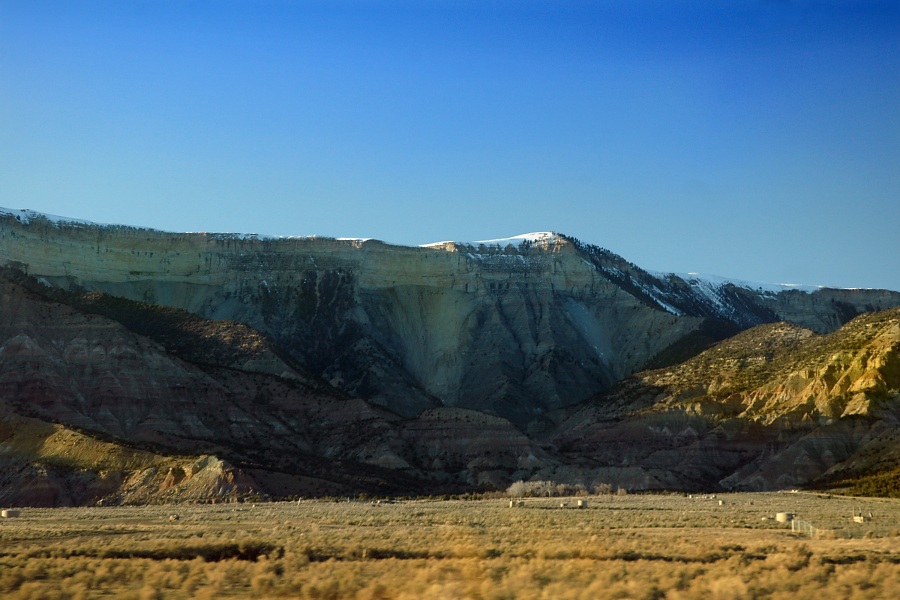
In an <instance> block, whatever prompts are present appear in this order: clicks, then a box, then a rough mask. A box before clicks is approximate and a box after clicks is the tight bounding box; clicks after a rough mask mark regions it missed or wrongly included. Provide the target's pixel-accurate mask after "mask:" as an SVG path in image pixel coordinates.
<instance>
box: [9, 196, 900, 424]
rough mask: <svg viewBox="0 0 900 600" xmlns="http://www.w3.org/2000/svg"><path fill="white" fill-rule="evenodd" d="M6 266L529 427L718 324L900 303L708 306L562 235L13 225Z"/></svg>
mask: <svg viewBox="0 0 900 600" xmlns="http://www.w3.org/2000/svg"><path fill="white" fill-rule="evenodd" d="M0 256H2V257H3V259H4V262H5V264H6V265H8V266H13V267H16V268H19V269H21V270H23V271H24V272H26V273H28V274H30V275H32V276H35V277H38V278H40V279H41V280H43V281H45V282H47V283H48V284H51V285H54V286H59V287H62V288H74V287H80V288H84V289H86V290H99V291H102V292H106V293H108V294H111V295H113V296H120V297H123V298H128V299H133V300H141V301H145V302H148V303H154V304H162V305H167V306H172V307H178V308H182V309H185V310H188V311H190V312H193V313H196V314H197V315H201V316H203V317H206V318H210V319H230V320H235V321H240V322H242V323H245V324H247V325H249V326H250V327H252V328H254V329H256V330H258V331H260V332H262V333H264V334H266V335H268V336H270V337H271V338H272V339H273V340H274V341H275V343H276V344H277V345H278V346H279V347H280V348H282V349H283V350H285V351H286V352H287V353H289V355H290V356H291V357H292V359H294V360H296V361H297V362H298V363H299V364H300V365H301V366H302V367H304V368H306V369H308V370H309V371H311V372H313V373H315V374H317V375H319V376H321V377H322V378H324V379H325V380H327V381H328V382H330V383H332V384H333V385H335V386H336V387H338V388H340V389H342V390H344V391H345V392H347V393H349V394H351V395H353V396H356V397H359V398H364V399H367V400H369V401H371V402H373V403H375V404H378V405H382V406H385V407H387V408H390V409H391V410H393V411H396V412H398V413H399V414H402V415H407V416H411V415H415V414H419V413H420V412H421V411H423V410H426V409H429V408H433V407H436V406H456V407H462V408H470V409H475V410H479V411H482V412H487V413H491V414H496V415H500V416H504V417H507V418H510V419H512V420H513V421H515V422H517V423H519V424H522V425H524V424H526V423H529V422H532V421H534V422H536V423H539V422H541V421H542V420H543V415H545V414H546V413H547V412H548V411H552V410H554V409H557V408H560V407H562V406H567V405H571V404H574V403H576V402H578V401H580V400H582V399H584V398H587V397H590V396H591V395H593V394H595V393H597V392H599V391H602V390H604V389H607V388H609V387H610V386H611V385H612V384H613V383H615V382H616V381H618V380H620V379H622V378H623V377H625V376H627V375H629V374H631V373H633V372H635V371H637V370H639V369H640V368H642V367H643V366H644V365H645V364H647V362H648V361H649V360H650V359H651V358H653V357H654V356H657V355H658V354H659V353H661V352H663V351H664V350H666V349H668V348H671V347H672V346H674V345H677V344H678V343H679V342H681V341H683V340H685V338H686V337H688V336H690V335H691V334H692V333H693V334H696V333H697V332H698V331H699V330H700V329H702V327H703V326H704V324H706V323H708V322H709V321H710V320H714V321H717V322H727V323H730V324H731V325H732V326H733V327H735V328H745V327H749V326H752V325H755V324H758V323H762V322H770V321H776V320H780V319H786V320H795V321H796V322H798V323H800V324H803V325H805V326H812V327H813V328H814V329H816V330H831V329H833V328H834V327H836V326H838V325H840V324H841V323H843V322H846V321H847V320H848V319H849V318H851V317H852V316H854V315H855V314H858V313H859V312H862V311H863V310H875V309H882V308H887V307H888V306H893V305H897V304H900V294H898V293H895V292H882V291H875V292H872V291H856V292H850V291H832V290H822V291H819V292H816V293H812V294H809V293H804V292H784V293H771V292H766V293H763V292H755V291H752V290H748V289H744V288H739V287H735V286H727V285H726V286H722V287H720V288H719V289H716V290H713V291H712V293H710V292H709V290H706V292H705V293H700V292H698V290H697V289H695V288H694V287H692V286H691V284H689V283H687V282H685V281H684V280H682V279H680V278H677V277H669V278H667V279H660V278H659V277H657V276H652V275H650V274H648V273H646V272H644V271H642V270H640V269H639V268H637V267H634V266H633V265H630V264H628V263H627V262H625V261H624V260H623V259H621V257H618V256H616V255H614V254H612V253H609V252H607V251H604V250H602V249H599V248H596V247H593V246H586V245H584V244H581V243H580V242H578V241H577V240H573V239H570V238H566V237H564V236H558V235H547V236H544V237H543V238H541V239H538V240H537V241H535V242H533V243H526V244H523V245H517V246H512V245H507V246H504V247H501V246H500V245H488V246H484V245H482V246H481V247H475V246H466V245H460V244H453V243H447V244H443V245H436V246H434V247H427V248H411V247H400V246H390V245H386V244H383V243H381V242H377V241H352V240H351V241H342V240H333V239H316V238H297V239H293V238H288V239H257V238H256V237H255V236H241V235H230V234H205V233H194V234H173V233H165V232H159V231H153V230H147V229H138V228H131V227H121V226H97V225H92V224H85V223H79V222H68V221H58V220H50V219H47V218H45V217H42V216H40V215H35V214H32V213H21V212H16V211H7V213H6V214H3V213H2V211H0ZM735 330H736V329H735Z"/></svg>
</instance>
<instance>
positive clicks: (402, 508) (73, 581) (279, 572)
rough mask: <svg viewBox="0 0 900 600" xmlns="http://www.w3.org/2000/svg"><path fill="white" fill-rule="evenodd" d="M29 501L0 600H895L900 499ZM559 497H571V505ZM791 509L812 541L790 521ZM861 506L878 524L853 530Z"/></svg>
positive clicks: (10, 529)
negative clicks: (33, 504)
mask: <svg viewBox="0 0 900 600" xmlns="http://www.w3.org/2000/svg"><path fill="white" fill-rule="evenodd" d="M584 500H586V501H587V502H588V506H587V508H583V509H578V508H575V503H576V499H575V498H569V499H560V498H553V499H551V498H542V499H527V500H525V501H524V506H523V507H521V508H509V501H508V500H504V499H492V500H468V501H464V500H448V501H438V500H418V501H402V502H393V503H387V502H382V503H380V504H376V503H373V502H370V501H365V502H364V501H352V502H348V501H346V500H345V501H343V502H331V501H323V500H317V501H316V500H310V501H300V502H280V503H261V504H256V505H249V504H217V505H180V506H144V507H96V508H70V509H28V508H26V509H22V512H21V517H19V518H12V519H3V520H0V595H2V597H3V598H136V599H144V598H147V599H149V598H213V597H215V598H238V597H241V598H244V597H275V598H278V597H284V598H315V599H328V598H365V599H374V598H454V599H455V598H484V599H508V598H553V599H557V598H648V599H659V598H672V599H675V598H704V599H709V598H713V599H715V598H723V599H724V598H792V599H798V598H813V597H815V598H892V597H896V596H894V594H896V593H897V590H900V501H898V500H896V499H894V500H891V499H859V498H844V497H838V496H834V497H830V496H825V495H819V494H807V493H768V494H721V495H718V496H716V497H710V496H702V497H697V496H695V497H687V496H682V495H628V496H591V497H587V498H584ZM561 502H568V506H566V507H560V503H561ZM778 512H791V513H795V514H796V515H797V516H798V517H799V518H800V519H803V520H804V521H807V522H809V523H812V524H813V525H814V526H815V527H816V528H817V533H816V535H814V536H813V537H810V536H809V535H808V534H805V533H804V534H800V533H795V532H792V531H791V526H790V524H787V525H785V524H782V523H778V522H776V520H775V515H776V513H778ZM856 512H862V513H863V514H864V515H866V516H868V515H869V513H871V514H872V518H871V519H869V520H867V521H866V522H864V523H854V522H852V519H851V517H852V515H853V514H854V513H856Z"/></svg>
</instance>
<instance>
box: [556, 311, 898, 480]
mask: <svg viewBox="0 0 900 600" xmlns="http://www.w3.org/2000/svg"><path fill="white" fill-rule="evenodd" d="M898 424H900V309H896V308H895V309H891V310H888V311H884V312H879V313H870V314H866V315H862V316H860V317H857V318H856V319H854V320H853V321H851V322H850V323H848V324H847V325H845V326H844V327H842V328H841V329H839V330H838V331H836V332H834V333H831V334H827V335H817V334H815V333H814V332H812V331H810V330H807V329H803V328H800V327H797V326H794V325H790V324H787V323H778V324H773V325H763V326H759V327H756V328H754V329H751V330H749V331H746V332H743V333H741V334H739V335H737V336H734V337H733V338H731V339H729V340H727V341H725V342H722V343H721V344H719V345H717V346H716V347H714V348H712V349H710V350H707V351H706V352H704V353H702V354H700V355H698V356H697V357H695V358H693V359H691V360H689V361H687V362H685V363H683V364H681V365H677V366H672V367H669V368H666V369H659V370H655V371H648V372H643V373H639V374H636V375H634V376H632V377H630V378H628V379H626V380H624V381H623V382H621V383H620V384H618V385H617V386H616V388H615V389H613V390H611V391H610V392H608V393H606V394H603V395H600V396H598V397H596V398H595V399H593V400H592V401H590V402H588V403H586V404H584V405H582V406H581V407H579V408H578V410H576V411H575V412H574V413H571V414H570V415H568V416H567V417H565V418H563V419H561V420H560V423H559V426H558V428H557V430H556V434H555V437H554V442H555V443H556V444H557V446H558V447H559V448H560V449H561V450H562V451H565V452H570V453H577V455H578V458H579V463H580V464H582V465H583V466H587V465H590V466H591V468H593V469H595V470H597V471H599V472H603V473H604V474H605V475H606V476H607V477H610V478H611V479H615V478H617V477H619V478H625V479H626V480H628V481H633V480H634V478H635V472H637V474H638V476H639V477H640V478H641V483H642V485H644V486H646V487H679V488H692V487H702V485H703V484H702V482H704V481H705V482H707V485H708V484H709V482H710V481H711V480H715V481H716V482H717V484H718V485H719V486H720V487H722V488H725V489H733V488H738V489H757V490H765V489H780V488H793V487H801V486H803V485H808V484H810V483H811V482H816V481H818V482H827V481H830V480H847V479H852V478H853V477H856V476H861V475H864V474H872V473H890V472H892V471H894V470H896V468H897V466H898V465H900V452H898V447H897V445H896V440H897V437H898V431H900V430H898ZM623 468H624V472H620V471H622V470H623ZM895 491H896V490H895Z"/></svg>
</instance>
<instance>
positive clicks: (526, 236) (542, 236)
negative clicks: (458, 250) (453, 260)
mask: <svg viewBox="0 0 900 600" xmlns="http://www.w3.org/2000/svg"><path fill="white" fill-rule="evenodd" d="M558 238H559V236H558V235H557V234H556V233H554V232H552V231H534V232H532V233H522V234H520V235H514V236H512V237H505V238H495V239H492V240H476V241H474V242H459V241H454V240H446V241H443V242H432V243H430V244H420V246H419V247H420V248H433V247H437V246H446V245H447V244H455V245H457V246H475V247H477V246H480V245H482V244H484V245H485V246H500V247H501V248H505V247H507V246H521V245H522V244H523V243H525V242H531V243H535V242H553V241H555V240H557V239H558Z"/></svg>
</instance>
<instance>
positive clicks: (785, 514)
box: [775, 512, 794, 523]
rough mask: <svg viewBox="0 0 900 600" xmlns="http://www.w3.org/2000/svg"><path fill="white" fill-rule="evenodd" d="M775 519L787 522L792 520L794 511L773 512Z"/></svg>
mask: <svg viewBox="0 0 900 600" xmlns="http://www.w3.org/2000/svg"><path fill="white" fill-rule="evenodd" d="M775 520H776V521H778V522H779V523H787V522H788V521H793V520H794V513H789V512H781V513H775Z"/></svg>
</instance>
